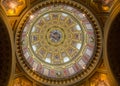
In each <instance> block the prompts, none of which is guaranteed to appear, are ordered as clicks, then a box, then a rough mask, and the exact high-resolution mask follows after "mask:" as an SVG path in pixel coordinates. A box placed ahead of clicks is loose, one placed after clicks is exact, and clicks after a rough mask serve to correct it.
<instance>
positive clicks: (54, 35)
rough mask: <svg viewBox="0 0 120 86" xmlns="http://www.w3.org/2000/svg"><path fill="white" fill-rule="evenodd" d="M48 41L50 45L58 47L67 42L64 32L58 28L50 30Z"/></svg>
mask: <svg viewBox="0 0 120 86" xmlns="http://www.w3.org/2000/svg"><path fill="white" fill-rule="evenodd" d="M47 40H48V44H49V45H53V46H58V45H60V44H62V43H63V42H64V40H65V37H64V31H63V30H62V29H61V28H59V27H57V26H55V27H52V28H50V30H49V29H48V32H47Z"/></svg>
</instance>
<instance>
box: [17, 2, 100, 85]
mask: <svg viewBox="0 0 120 86" xmlns="http://www.w3.org/2000/svg"><path fill="white" fill-rule="evenodd" d="M70 2H72V1H68V2H66V1H64V0H63V1H60V0H59V3H58V2H55V1H52V0H50V1H46V2H44V5H42V4H43V3H40V4H38V5H36V6H35V7H33V8H32V9H31V10H30V11H29V12H28V13H27V14H26V15H25V16H24V17H23V19H22V20H21V22H20V24H19V26H18V28H17V30H16V46H17V59H18V61H19V63H20V64H21V66H22V67H23V69H24V70H25V71H26V73H27V74H28V75H30V76H31V77H32V78H34V79H35V80H37V81H39V82H41V83H46V82H44V81H45V80H47V81H48V82H47V84H48V83H52V84H55V82H57V81H58V82H57V84H60V83H61V84H69V83H70V82H71V83H74V82H78V81H80V80H82V79H83V78H85V77H86V76H88V75H89V74H90V73H91V71H93V70H94V68H95V67H96V65H97V63H98V61H99V58H100V54H101V31H100V28H99V25H98V23H97V21H96V19H95V18H94V17H93V15H92V14H91V12H89V11H88V10H87V9H86V8H85V7H84V6H82V5H79V4H78V3H76V2H72V3H73V4H71V3H70ZM53 3H54V4H53ZM66 3H67V4H66ZM33 75H35V76H33ZM36 77H37V78H36ZM68 79H69V81H68V82H66V83H64V81H67V80H68ZM63 80H64V81H63Z"/></svg>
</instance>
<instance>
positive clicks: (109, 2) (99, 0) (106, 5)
mask: <svg viewBox="0 0 120 86" xmlns="http://www.w3.org/2000/svg"><path fill="white" fill-rule="evenodd" d="M115 1H116V0H93V2H92V3H91V4H93V6H95V7H96V8H97V9H98V10H99V11H102V12H110V10H111V8H112V7H113V5H114V2H115Z"/></svg>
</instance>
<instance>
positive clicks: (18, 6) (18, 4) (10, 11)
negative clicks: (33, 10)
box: [1, 0, 26, 16]
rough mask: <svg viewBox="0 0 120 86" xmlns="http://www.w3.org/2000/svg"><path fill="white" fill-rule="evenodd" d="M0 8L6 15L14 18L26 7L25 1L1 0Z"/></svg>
mask: <svg viewBox="0 0 120 86" xmlns="http://www.w3.org/2000/svg"><path fill="white" fill-rule="evenodd" d="M1 6H2V7H3V9H4V11H5V12H6V15H8V16H16V15H19V14H20V12H21V11H22V10H23V9H24V8H25V7H26V3H25V0H1Z"/></svg>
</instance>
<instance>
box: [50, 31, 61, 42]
mask: <svg viewBox="0 0 120 86" xmlns="http://www.w3.org/2000/svg"><path fill="white" fill-rule="evenodd" d="M61 37H62V34H61V32H60V31H59V30H53V31H51V32H50V40H51V41H52V42H55V43H57V42H59V41H60V40H61Z"/></svg>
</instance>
